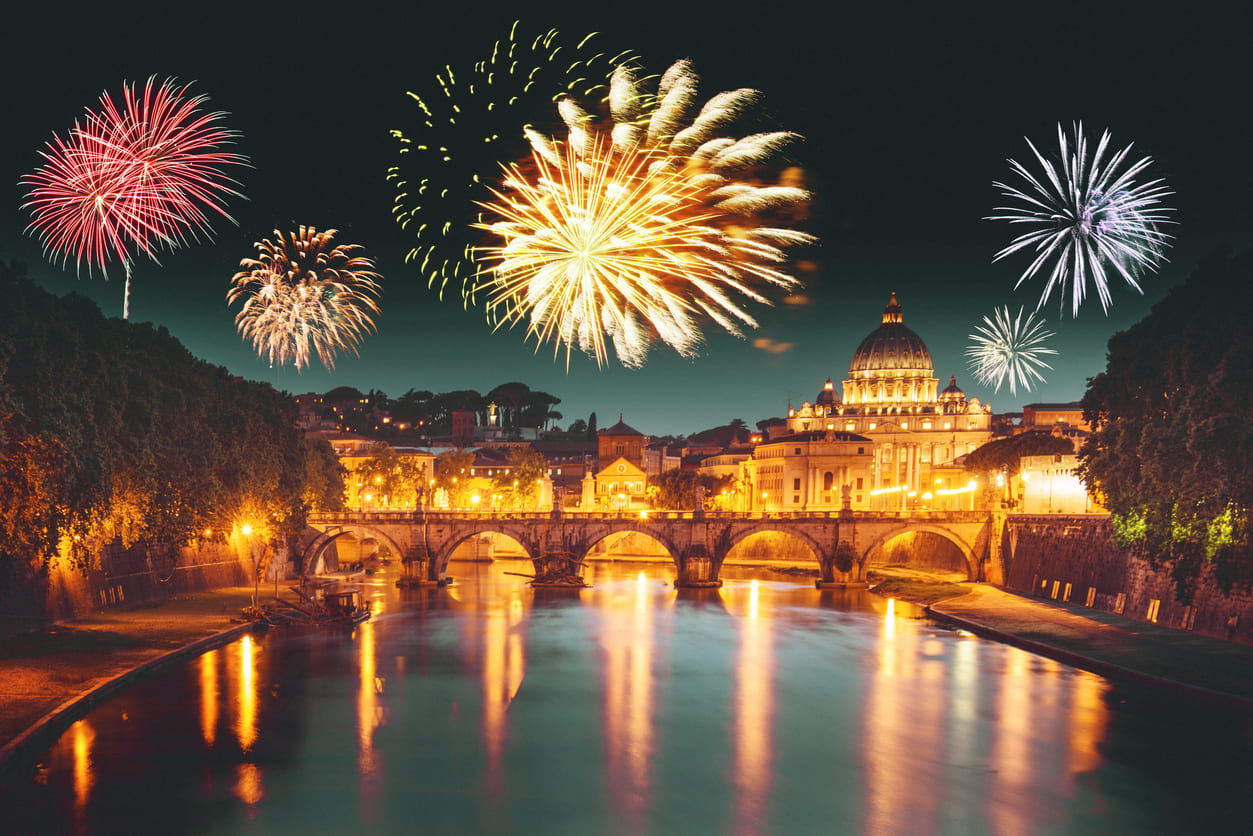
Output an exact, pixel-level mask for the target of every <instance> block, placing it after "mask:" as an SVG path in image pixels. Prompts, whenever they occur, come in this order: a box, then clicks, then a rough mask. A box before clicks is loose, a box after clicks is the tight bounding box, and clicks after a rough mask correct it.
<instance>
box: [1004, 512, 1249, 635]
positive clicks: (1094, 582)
mask: <svg viewBox="0 0 1253 836" xmlns="http://www.w3.org/2000/svg"><path fill="white" fill-rule="evenodd" d="M1009 530H1010V531H1009V538H1008V539H1009V546H1010V554H1009V555H1008V556H1007V557H1006V569H1005V588H1006V589H1008V590H1010V591H1012V592H1017V593H1021V594H1025V595H1033V596H1036V597H1040V598H1050V599H1053V600H1057V601H1067V602H1069V603H1071V604H1078V605H1080V606H1089V607H1092V608H1094V609H1098V610H1103V611H1105V612H1111V613H1118V614H1120V615H1124V616H1126V617H1128V618H1134V619H1137V620H1139V621H1152V622H1154V623H1156V624H1160V625H1163V626H1167V627H1174V628H1177V629H1181V630H1191V631H1193V632H1196V633H1200V634H1202V635H1206V636H1212V637H1215V638H1221V639H1228V640H1231V641H1237V642H1240V643H1242V644H1253V591H1250V590H1248V589H1237V590H1233V592H1232V594H1231V595H1230V596H1228V595H1224V594H1223V593H1222V591H1221V590H1219V589H1218V587H1217V585H1216V584H1215V583H1214V581H1213V577H1212V575H1211V574H1210V573H1209V572H1208V571H1205V572H1203V573H1202V576H1201V579H1200V581H1199V582H1198V584H1197V589H1196V594H1195V596H1194V597H1193V600H1192V601H1191V603H1190V604H1181V603H1179V601H1177V600H1176V598H1175V585H1174V581H1172V580H1171V578H1170V570H1169V568H1167V567H1163V568H1162V569H1160V570H1156V571H1155V570H1154V569H1153V568H1152V567H1151V566H1149V564H1148V563H1147V562H1146V561H1144V560H1141V559H1139V558H1137V557H1135V556H1133V555H1130V554H1127V553H1126V552H1124V551H1122V550H1121V549H1119V548H1118V547H1117V546H1115V545H1114V543H1113V541H1112V539H1111V536H1110V526H1109V522H1108V517H1106V516H1074V517H1058V516H1038V517H1033V516H1026V515H1017V516H1013V517H1011V518H1010V521H1009Z"/></svg>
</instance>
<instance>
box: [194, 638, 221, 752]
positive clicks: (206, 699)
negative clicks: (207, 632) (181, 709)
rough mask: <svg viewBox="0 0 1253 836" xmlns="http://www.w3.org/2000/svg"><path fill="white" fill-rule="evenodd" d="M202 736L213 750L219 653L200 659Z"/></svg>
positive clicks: (216, 719) (206, 655) (216, 711)
mask: <svg viewBox="0 0 1253 836" xmlns="http://www.w3.org/2000/svg"><path fill="white" fill-rule="evenodd" d="M199 666H200V735H201V737H203V738H204V743H205V746H207V747H208V748H210V749H212V748H213V742H214V741H215V740H216V739H217V731H218V696H219V695H218V652H217V651H216V650H210V651H209V652H208V653H206V654H204V655H203V656H201V657H200V662H199Z"/></svg>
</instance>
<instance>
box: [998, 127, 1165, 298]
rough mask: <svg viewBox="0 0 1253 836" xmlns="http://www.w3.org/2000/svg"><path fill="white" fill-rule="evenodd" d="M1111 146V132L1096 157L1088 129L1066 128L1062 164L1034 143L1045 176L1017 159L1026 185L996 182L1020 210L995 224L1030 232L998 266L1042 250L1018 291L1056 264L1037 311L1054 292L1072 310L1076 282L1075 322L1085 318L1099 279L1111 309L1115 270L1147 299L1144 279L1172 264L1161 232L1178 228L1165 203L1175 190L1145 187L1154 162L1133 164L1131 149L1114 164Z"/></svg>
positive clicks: (1060, 134) (1154, 184) (1014, 165)
mask: <svg viewBox="0 0 1253 836" xmlns="http://www.w3.org/2000/svg"><path fill="white" fill-rule="evenodd" d="M1109 142H1110V135H1109V131H1106V132H1105V133H1103V134H1102V135H1101V140H1100V142H1099V143H1097V147H1096V152H1095V153H1093V154H1092V156H1091V157H1090V158H1089V156H1088V142H1087V139H1086V138H1085V137H1084V135H1083V125H1082V123H1076V124H1075V125H1074V137H1073V139H1072V138H1068V137H1067V136H1066V133H1065V132H1064V131H1063V129H1062V126H1061V125H1058V126H1057V143H1058V147H1059V150H1060V152H1061V157H1060V162H1059V163H1055V162H1050V161H1049V160H1047V159H1046V158H1045V157H1044V155H1043V154H1041V153H1040V151H1039V150H1038V149H1037V148H1036V147H1035V145H1033V144H1032V143H1031V141H1030V140H1027V145H1028V146H1029V147H1030V148H1031V152H1032V153H1033V154H1034V155H1035V158H1036V161H1037V162H1038V163H1039V165H1040V169H1039V170H1040V172H1042V176H1038V175H1037V174H1033V173H1031V171H1029V170H1028V169H1027V167H1026V166H1024V165H1022V164H1021V163H1019V162H1017V161H1015V160H1010V161H1009V164H1010V168H1011V169H1012V170H1013V172H1014V173H1015V174H1017V175H1018V176H1019V177H1020V178H1021V179H1022V180H1023V181H1025V182H1024V183H1022V184H1020V185H1018V186H1015V185H1008V184H1005V183H1001V182H996V183H993V185H995V186H996V187H997V188H999V189H1001V196H1002V197H1006V198H1009V199H1010V200H1013V201H1017V205H1013V206H998V207H997V208H996V210H995V211H997V212H1003V213H1005V214H997V215H992V216H990V217H989V218H988V220H997V221H1009V222H1010V223H1012V224H1022V225H1024V226H1025V228H1026V231H1025V232H1023V233H1022V234H1020V235H1019V236H1018V237H1016V238H1015V239H1014V240H1013V241H1011V242H1010V244H1009V246H1007V247H1005V248H1004V249H1003V250H1001V251H1000V252H998V253H997V254H996V255H995V256H994V257H993V259H992V260H993V261H994V262H995V261H999V260H1000V259H1002V258H1005V257H1006V256H1009V255H1012V254H1013V253H1016V252H1018V251H1019V250H1023V249H1030V250H1033V251H1034V252H1035V257H1034V259H1033V260H1032V262H1031V264H1030V265H1028V266H1027V268H1026V269H1025V270H1024V271H1023V273H1022V275H1021V276H1020V277H1019V279H1018V282H1017V284H1015V287H1017V286H1018V285H1020V284H1022V283H1023V282H1024V281H1027V280H1028V279H1031V278H1033V277H1034V276H1035V275H1036V274H1037V273H1038V272H1040V271H1041V269H1044V268H1046V265H1048V264H1049V263H1050V262H1051V263H1052V267H1051V269H1049V270H1048V282H1047V283H1046V284H1045V286H1044V292H1043V293H1042V294H1041V296H1040V302H1039V305H1037V306H1036V309H1037V310H1038V309H1039V308H1040V307H1043V305H1044V303H1045V302H1047V301H1048V298H1049V296H1050V295H1051V294H1052V292H1053V291H1054V289H1057V290H1059V291H1060V293H1059V295H1060V296H1061V297H1062V304H1061V308H1062V310H1064V309H1065V288H1066V284H1067V283H1069V284H1070V299H1071V316H1076V317H1077V316H1078V315H1079V305H1080V304H1081V303H1082V302H1083V299H1084V297H1085V295H1086V294H1087V287H1088V282H1089V281H1091V283H1092V285H1093V286H1094V287H1095V288H1096V291H1097V295H1098V297H1099V298H1100V300H1101V309H1102V310H1103V311H1108V310H1109V305H1110V290H1109V280H1110V278H1111V275H1110V274H1111V272H1116V273H1117V274H1118V275H1121V276H1122V277H1123V279H1124V280H1125V281H1126V282H1127V284H1129V285H1131V286H1132V287H1133V288H1135V289H1136V291H1138V292H1140V293H1143V291H1142V290H1141V289H1140V285H1139V281H1138V279H1139V277H1140V276H1142V275H1144V274H1146V273H1151V272H1154V271H1156V270H1157V268H1158V267H1159V266H1160V264H1161V263H1162V262H1163V261H1165V260H1166V259H1165V256H1164V252H1165V250H1166V247H1167V246H1168V245H1169V243H1170V240H1171V237H1172V236H1170V235H1167V234H1166V233H1164V232H1162V230H1161V228H1160V227H1161V226H1162V225H1164V224H1167V223H1172V221H1170V220H1168V215H1169V213H1170V212H1171V211H1172V210H1171V209H1169V208H1168V207H1166V206H1164V205H1163V204H1162V198H1164V197H1167V196H1168V195H1170V194H1172V192H1171V191H1170V190H1168V189H1167V188H1166V187H1165V186H1164V185H1163V184H1162V181H1161V180H1160V179H1159V180H1150V181H1148V182H1145V183H1137V182H1136V177H1137V176H1139V175H1141V174H1143V173H1144V171H1145V170H1146V169H1147V168H1148V166H1149V164H1150V163H1151V162H1152V159H1151V158H1150V157H1143V158H1141V159H1140V160H1139V161H1137V162H1135V163H1131V164H1127V155H1128V154H1129V153H1130V152H1131V147H1132V146H1131V145H1128V146H1127V147H1126V148H1123V149H1122V150H1121V151H1119V152H1117V153H1115V154H1113V155H1112V156H1109V157H1108V158H1107V156H1106V155H1107V153H1108V151H1109ZM1111 268H1112V269H1111Z"/></svg>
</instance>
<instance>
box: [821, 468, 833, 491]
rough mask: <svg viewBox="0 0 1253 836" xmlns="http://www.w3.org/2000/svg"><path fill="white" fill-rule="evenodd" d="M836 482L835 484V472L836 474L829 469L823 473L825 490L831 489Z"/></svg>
mask: <svg viewBox="0 0 1253 836" xmlns="http://www.w3.org/2000/svg"><path fill="white" fill-rule="evenodd" d="M834 484H835V474H834V473H832V472H831V471H829V470H828V471H827V472H826V473H824V474H822V489H823V490H824V491H829V490H831V486H832V485H834Z"/></svg>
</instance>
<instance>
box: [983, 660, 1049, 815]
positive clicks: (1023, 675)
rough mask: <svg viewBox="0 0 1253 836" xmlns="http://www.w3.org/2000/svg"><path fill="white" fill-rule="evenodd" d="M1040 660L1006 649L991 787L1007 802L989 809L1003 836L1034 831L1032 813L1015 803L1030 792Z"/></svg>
mask: <svg viewBox="0 0 1253 836" xmlns="http://www.w3.org/2000/svg"><path fill="white" fill-rule="evenodd" d="M1036 658H1038V657H1035V656H1033V655H1032V654H1030V653H1028V652H1026V651H1025V650H1019V649H1018V648H1015V647H1006V648H1005V672H1004V674H1003V675H1002V676H1001V677H1000V682H1001V692H1000V694H999V695H998V699H997V706H996V719H997V722H996V725H995V727H994V730H993V734H994V735H995V739H994V740H993V743H992V751H991V753H990V757H989V761H990V764H989V766H990V769H991V773H992V774H991V775H990V776H989V778H990V781H989V783H990V784H993V785H994V787H995V792H996V795H997V796H999V797H1000V798H1002V799H1005V800H1006V803H1000V804H991V805H989V806H988V809H989V817H990V820H991V821H990V824H991V826H992V829H993V830H994V831H995V832H996V833H998V834H1004V836H1017V834H1027V833H1030V832H1032V830H1033V827H1032V821H1031V818H1030V812H1029V811H1028V810H1027V809H1025V808H1024V805H1020V804H1017V803H1013V802H1014V801H1015V800H1016V799H1018V798H1020V797H1023V796H1026V795H1030V793H1031V775H1032V763H1031V752H1032V747H1031V723H1032V719H1033V712H1032V705H1031V697H1032V691H1033V688H1034V687H1035V685H1036V684H1037V680H1038V679H1039V674H1038V673H1033V672H1032V670H1031V663H1032V660H1033V659H1036Z"/></svg>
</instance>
